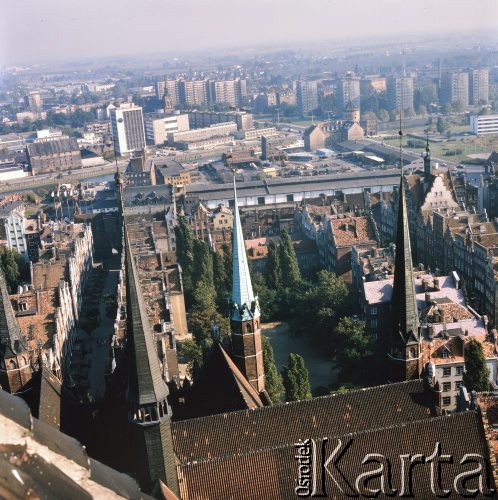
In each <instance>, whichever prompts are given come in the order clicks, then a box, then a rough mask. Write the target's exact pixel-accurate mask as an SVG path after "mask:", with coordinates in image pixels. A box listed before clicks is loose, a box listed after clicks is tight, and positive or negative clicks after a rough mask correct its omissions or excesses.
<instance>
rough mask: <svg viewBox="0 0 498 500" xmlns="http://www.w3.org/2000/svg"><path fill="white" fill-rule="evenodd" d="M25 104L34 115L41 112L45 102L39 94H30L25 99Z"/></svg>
mask: <svg viewBox="0 0 498 500" xmlns="http://www.w3.org/2000/svg"><path fill="white" fill-rule="evenodd" d="M24 103H25V104H26V106H27V107H28V108H29V110H30V111H33V112H34V113H37V112H39V111H41V109H42V107H43V100H42V98H41V97H40V94H39V93H38V92H30V93H29V94H28V95H27V96H25V97H24Z"/></svg>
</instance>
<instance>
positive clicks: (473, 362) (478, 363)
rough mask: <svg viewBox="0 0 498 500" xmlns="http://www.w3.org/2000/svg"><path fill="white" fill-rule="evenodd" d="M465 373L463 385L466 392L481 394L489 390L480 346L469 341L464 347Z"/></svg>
mask: <svg viewBox="0 0 498 500" xmlns="http://www.w3.org/2000/svg"><path fill="white" fill-rule="evenodd" d="M464 360H465V373H464V374H463V384H464V385H465V387H466V388H467V390H468V391H477V392H483V391H487V390H489V369H488V367H487V366H486V358H485V357H484V352H483V350H482V344H481V343H480V342H479V341H477V340H475V339H471V340H470V341H469V342H468V343H467V344H466V346H465V352H464Z"/></svg>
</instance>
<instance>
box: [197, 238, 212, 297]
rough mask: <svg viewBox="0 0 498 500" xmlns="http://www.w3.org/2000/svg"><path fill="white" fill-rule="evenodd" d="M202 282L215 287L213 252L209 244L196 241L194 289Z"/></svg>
mask: <svg viewBox="0 0 498 500" xmlns="http://www.w3.org/2000/svg"><path fill="white" fill-rule="evenodd" d="M200 281H204V282H205V283H206V284H208V285H214V276H213V252H212V250H211V248H210V246H209V244H208V243H207V242H205V241H203V240H197V239H196V240H194V267H193V270H192V285H193V288H195V287H196V286H197V283H199V282H200Z"/></svg>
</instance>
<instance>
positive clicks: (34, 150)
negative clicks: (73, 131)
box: [28, 137, 80, 156]
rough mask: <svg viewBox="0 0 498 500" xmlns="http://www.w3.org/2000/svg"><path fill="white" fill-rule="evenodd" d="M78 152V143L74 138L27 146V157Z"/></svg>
mask: <svg viewBox="0 0 498 500" xmlns="http://www.w3.org/2000/svg"><path fill="white" fill-rule="evenodd" d="M79 150H80V148H79V147H78V141H77V140H76V139H75V138H74V137H67V138H63V139H54V140H51V141H45V142H33V143H32V144H28V155H29V156H49V155H57V154H61V153H68V152H70V151H79Z"/></svg>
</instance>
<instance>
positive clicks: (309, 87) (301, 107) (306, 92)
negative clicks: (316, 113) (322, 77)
mask: <svg viewBox="0 0 498 500" xmlns="http://www.w3.org/2000/svg"><path fill="white" fill-rule="evenodd" d="M296 104H297V109H298V111H299V113H300V114H301V116H309V115H310V114H311V112H312V111H313V110H315V109H316V108H318V87H317V83H316V81H314V80H312V81H308V80H299V81H298V82H297V83H296Z"/></svg>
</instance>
